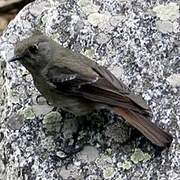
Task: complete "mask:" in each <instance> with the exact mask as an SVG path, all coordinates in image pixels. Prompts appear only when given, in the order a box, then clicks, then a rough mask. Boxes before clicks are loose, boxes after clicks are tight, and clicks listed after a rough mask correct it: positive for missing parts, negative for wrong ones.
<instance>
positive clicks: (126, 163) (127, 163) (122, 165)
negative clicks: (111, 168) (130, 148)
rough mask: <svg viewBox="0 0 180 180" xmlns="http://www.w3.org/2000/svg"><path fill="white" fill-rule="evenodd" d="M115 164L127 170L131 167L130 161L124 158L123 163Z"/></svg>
mask: <svg viewBox="0 0 180 180" xmlns="http://www.w3.org/2000/svg"><path fill="white" fill-rule="evenodd" d="M117 166H118V167H121V168H122V169H123V170H129V169H131V167H132V163H131V162H130V161H127V160H126V161H124V162H123V163H118V164H117Z"/></svg>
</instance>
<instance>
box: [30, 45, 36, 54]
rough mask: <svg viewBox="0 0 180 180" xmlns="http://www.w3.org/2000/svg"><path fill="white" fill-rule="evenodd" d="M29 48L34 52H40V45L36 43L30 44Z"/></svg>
mask: <svg viewBox="0 0 180 180" xmlns="http://www.w3.org/2000/svg"><path fill="white" fill-rule="evenodd" d="M28 49H29V51H30V52H31V53H32V54H36V53H37V52H38V46H37V45H36V44H35V45H32V46H29V48H28Z"/></svg>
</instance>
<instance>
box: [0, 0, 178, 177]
mask: <svg viewBox="0 0 180 180" xmlns="http://www.w3.org/2000/svg"><path fill="white" fill-rule="evenodd" d="M158 2H160V3H158ZM178 9H179V6H178V1H173V2H169V1H165V0H161V1H156V0H154V1H146V0H137V1H126V0H104V1H99V0H96V1H93V2H92V1H89V0H79V1H78V0H77V1H75V0H67V1H64V0H37V1H35V2H34V3H31V4H29V5H28V6H26V7H25V8H24V9H23V10H22V11H21V12H20V13H19V14H18V15H17V16H16V18H15V19H14V20H13V21H11V22H10V23H9V25H8V28H7V29H6V31H5V32H4V33H3V36H2V37H1V38H0V56H1V61H0V65H1V66H0V74H1V75H0V179H2V180H5V179H18V180H23V179H36V180H39V179H43V180H54V179H86V180H90V179H93V180H94V179H97V180H99V179H123V180H124V179H125V180H126V179H165V180H166V179H167V180H172V179H180V170H179V167H180V156H179V153H180V146H179V143H180V138H179V137H180V131H179V129H180V109H179V107H180V91H179V90H180V86H179V80H178V77H179V73H180V59H179V51H180V49H179V47H178V43H179V42H178V32H179V28H180V27H179V24H178V21H179V11H178ZM35 29H39V30H41V31H42V32H43V33H45V34H47V35H48V36H50V37H51V38H53V39H55V40H56V41H58V42H59V43H60V44H62V45H63V46H65V47H69V48H71V49H73V50H74V51H77V52H81V53H82V54H85V55H87V56H89V57H91V58H92V59H93V60H95V61H97V62H98V63H99V64H101V65H105V66H107V67H108V68H109V69H110V70H112V72H113V71H114V72H113V73H114V74H115V75H116V76H117V77H118V78H121V79H122V80H123V81H124V83H126V84H127V85H128V86H129V88H130V89H132V90H133V91H134V92H136V93H137V94H141V95H142V96H143V97H144V99H146V101H147V102H148V104H149V106H150V107H151V109H152V112H153V119H152V121H154V122H156V123H157V124H158V125H159V126H161V127H163V128H164V129H166V130H167V131H169V132H170V133H171V134H172V135H173V137H174V140H173V143H172V145H171V147H170V148H169V150H164V151H163V152H161V153H160V152H159V151H158V150H157V149H156V148H155V147H153V146H152V145H151V144H150V143H149V142H148V141H147V140H146V139H145V138H143V137H142V136H137V138H130V139H129V137H130V132H132V134H133V133H135V131H134V129H132V128H131V127H129V126H128V125H127V124H126V123H124V122H120V123H119V122H118V121H119V120H120V117H117V116H116V115H114V114H111V113H110V112H108V111H102V112H94V113H92V114H90V115H89V116H87V117H82V118H76V117H74V116H73V115H71V114H68V113H66V112H63V111H61V110H58V109H55V108H53V107H51V106H49V105H48V104H47V103H46V101H42V100H41V102H38V101H37V98H36V97H38V95H39V92H38V91H37V90H36V88H35V87H34V85H33V82H32V79H31V76H30V75H29V73H28V72H27V71H26V70H25V69H24V68H23V67H22V66H21V65H20V64H18V63H12V64H9V63H7V60H8V59H10V58H11V57H12V56H13V47H14V45H15V44H16V42H17V41H19V40H21V39H24V38H26V37H28V36H30V35H31V34H32V33H33V31H34V30H35ZM117 71H118V72H117ZM117 127H118V128H119V131H118V130H117ZM120 132H121V133H120ZM133 137H134V136H133Z"/></svg>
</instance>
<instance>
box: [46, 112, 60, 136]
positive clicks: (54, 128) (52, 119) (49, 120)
mask: <svg viewBox="0 0 180 180" xmlns="http://www.w3.org/2000/svg"><path fill="white" fill-rule="evenodd" d="M61 119H62V117H61V114H60V113H58V112H50V113H48V114H47V115H45V116H44V119H43V124H44V126H45V128H46V132H47V133H48V134H49V135H51V134H54V133H57V132H59V131H60V127H61V126H60V123H61Z"/></svg>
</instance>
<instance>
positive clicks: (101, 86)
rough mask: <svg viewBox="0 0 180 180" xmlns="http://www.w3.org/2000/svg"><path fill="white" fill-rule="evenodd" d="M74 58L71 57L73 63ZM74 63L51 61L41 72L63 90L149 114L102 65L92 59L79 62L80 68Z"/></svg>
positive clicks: (141, 100)
mask: <svg viewBox="0 0 180 180" xmlns="http://www.w3.org/2000/svg"><path fill="white" fill-rule="evenodd" d="M88 60H89V59H88ZM66 62H67V61H66ZM76 62H77V61H76V60H74V63H76ZM86 62H87V61H86ZM79 63H80V62H79ZM81 63H82V61H81ZM78 65H79V64H78ZM75 67H76V64H74V66H69V65H68V64H67V63H63V65H62V64H60V63H55V64H53V65H51V66H49V67H48V68H47V71H46V73H45V76H46V78H47V79H48V81H49V82H50V83H51V84H53V86H55V87H56V88H57V89H58V90H59V91H60V92H63V93H65V94H66V93H67V94H68V95H73V96H79V97H81V98H85V99H88V100H91V101H94V102H100V103H104V104H108V105H111V106H119V107H123V108H126V109H131V110H134V111H136V112H140V113H144V114H146V113H147V114H149V109H148V107H147V105H146V103H145V102H144V100H143V99H142V98H141V97H136V96H135V95H133V94H132V93H131V92H130V91H129V89H128V88H127V87H126V86H125V85H124V84H123V83H122V82H121V81H119V80H118V79H117V78H116V77H115V76H114V75H113V74H112V73H111V72H110V71H108V70H107V69H106V68H104V67H102V66H99V65H97V64H96V63H94V62H90V63H83V64H81V65H80V68H81V69H80V68H75ZM82 69H83V70H84V71H82ZM86 72H87V73H86Z"/></svg>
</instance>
